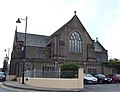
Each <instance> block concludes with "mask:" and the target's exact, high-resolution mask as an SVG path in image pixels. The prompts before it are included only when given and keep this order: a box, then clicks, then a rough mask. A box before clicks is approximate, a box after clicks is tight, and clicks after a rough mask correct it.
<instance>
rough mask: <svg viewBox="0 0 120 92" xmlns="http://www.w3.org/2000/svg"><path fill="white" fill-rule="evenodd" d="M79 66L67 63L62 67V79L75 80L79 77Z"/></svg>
mask: <svg viewBox="0 0 120 92" xmlns="http://www.w3.org/2000/svg"><path fill="white" fill-rule="evenodd" d="M79 67H80V66H79V65H77V64H73V63H66V64H62V65H61V66H60V68H61V77H62V78H75V77H77V76H78V69H79Z"/></svg>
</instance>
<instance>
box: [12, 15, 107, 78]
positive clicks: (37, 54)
mask: <svg viewBox="0 0 120 92" xmlns="http://www.w3.org/2000/svg"><path fill="white" fill-rule="evenodd" d="M24 38H25V34H24V33H21V32H17V30H16V32H15V37H14V42H13V51H12V54H11V61H10V74H12V75H17V76H21V71H22V69H23V62H24V58H26V60H25V62H24V63H25V71H26V70H34V69H36V70H41V71H58V70H59V66H60V64H63V63H69V62H71V63H76V64H79V65H80V66H81V67H83V68H84V72H85V73H104V69H103V66H102V64H101V62H105V61H108V54H107V50H106V49H105V48H104V47H103V46H102V45H101V44H100V43H99V41H98V39H96V41H95V40H93V39H92V38H91V37H90V35H89V34H88V32H87V31H86V29H85V27H84V26H83V24H82V23H81V21H80V20H79V18H78V17H77V15H76V13H75V15H74V16H73V17H72V19H71V20H70V21H68V22H67V23H66V24H65V25H63V26H62V27H61V28H60V29H58V30H57V31H56V32H54V33H53V34H52V35H50V36H44V35H36V34H29V33H27V34H26V50H25V51H24V50H23V49H22V48H23V47H24V42H25V41H24ZM24 52H25V55H24Z"/></svg>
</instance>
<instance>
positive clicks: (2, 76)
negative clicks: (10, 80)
mask: <svg viewBox="0 0 120 92" xmlns="http://www.w3.org/2000/svg"><path fill="white" fill-rule="evenodd" d="M5 80H6V76H5V73H4V72H0V81H5Z"/></svg>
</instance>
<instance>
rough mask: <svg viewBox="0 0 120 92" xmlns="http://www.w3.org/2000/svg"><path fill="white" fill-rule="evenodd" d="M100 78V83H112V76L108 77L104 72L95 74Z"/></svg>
mask: <svg viewBox="0 0 120 92" xmlns="http://www.w3.org/2000/svg"><path fill="white" fill-rule="evenodd" d="M93 76H94V77H96V78H97V79H98V83H112V78H110V77H106V76H105V75H103V74H93Z"/></svg>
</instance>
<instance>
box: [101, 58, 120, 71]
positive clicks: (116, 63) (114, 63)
mask: <svg viewBox="0 0 120 92" xmlns="http://www.w3.org/2000/svg"><path fill="white" fill-rule="evenodd" d="M102 64H103V65H104V66H106V67H114V68H116V70H117V72H118V73H120V60H119V59H116V58H115V59H110V60H109V62H103V63H102Z"/></svg>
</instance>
